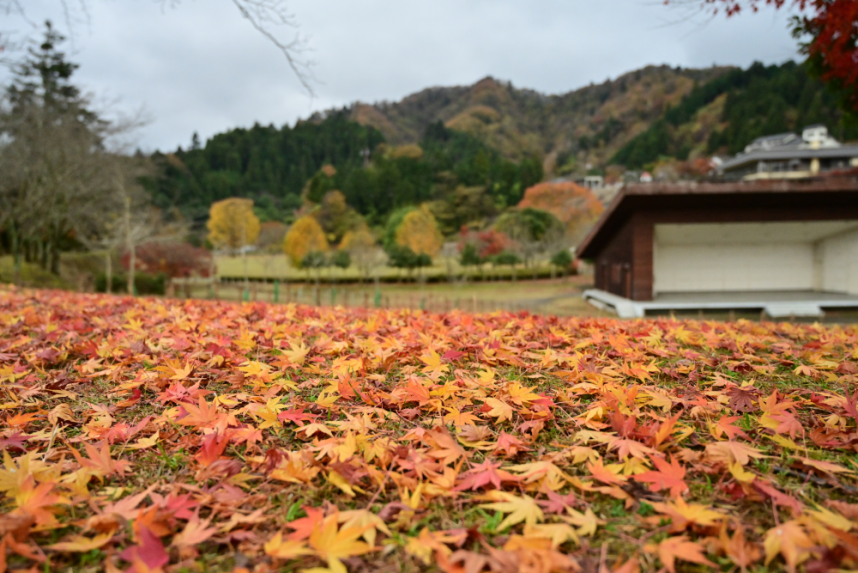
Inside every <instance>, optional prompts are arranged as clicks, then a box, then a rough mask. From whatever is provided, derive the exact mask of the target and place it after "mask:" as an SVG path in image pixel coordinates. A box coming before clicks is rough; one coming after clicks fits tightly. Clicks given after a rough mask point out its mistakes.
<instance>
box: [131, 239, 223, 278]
mask: <svg viewBox="0 0 858 573" xmlns="http://www.w3.org/2000/svg"><path fill="white" fill-rule="evenodd" d="M129 259H130V257H129V256H128V254H127V253H126V254H125V255H123V256H122V267H123V268H124V269H125V270H128V263H129ZM211 263H212V255H211V253H210V252H208V251H207V250H205V249H201V248H198V247H194V246H193V245H189V244H188V243H162V242H152V243H144V244H142V245H140V246H139V247H137V259H136V261H135V265H134V266H135V269H136V270H139V271H143V272H146V273H149V274H153V275H156V274H159V273H164V274H165V275H167V276H169V277H171V278H186V277H190V276H202V277H207V276H209V273H210V271H211Z"/></svg>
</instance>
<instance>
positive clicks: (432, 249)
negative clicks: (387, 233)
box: [396, 205, 444, 257]
mask: <svg viewBox="0 0 858 573" xmlns="http://www.w3.org/2000/svg"><path fill="white" fill-rule="evenodd" d="M396 242H397V243H398V244H400V245H402V246H404V247H408V248H409V249H411V250H412V251H414V253H416V254H418V255H429V256H430V257H435V255H437V254H438V251H440V250H441V247H443V246H444V237H443V235H441V231H439V230H438V221H436V220H435V217H434V216H433V215H432V213H431V212H430V211H429V208H428V207H427V206H426V205H422V206H421V207H420V208H419V209H414V210H413V211H411V212H410V213H408V214H407V215H406V216H405V218H404V219H402V223H401V224H400V225H399V228H397V229H396Z"/></svg>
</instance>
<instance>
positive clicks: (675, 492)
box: [632, 457, 688, 497]
mask: <svg viewBox="0 0 858 573" xmlns="http://www.w3.org/2000/svg"><path fill="white" fill-rule="evenodd" d="M652 463H654V464H655V467H656V468H658V471H652V470H651V471H647V472H643V473H639V474H634V475H632V479H633V480H635V481H640V482H647V483H649V484H650V485H649V489H650V491H661V490H663V489H670V495H672V496H673V497H678V496H680V495H682V494H683V493H685V492H686V491H688V484H687V483H685V468H684V467H682V466H681V465H680V464H679V462H678V461H676V458H672V459H671V461H670V463H667V460H665V459H664V458H658V457H655V458H652Z"/></svg>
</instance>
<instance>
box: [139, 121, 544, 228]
mask: <svg viewBox="0 0 858 573" xmlns="http://www.w3.org/2000/svg"><path fill="white" fill-rule="evenodd" d="M154 159H155V161H156V162H157V163H158V164H159V165H160V166H161V167H162V174H161V175H160V176H159V177H157V178H155V179H152V180H151V181H150V182H149V185H150V188H151V190H152V193H153V195H154V198H155V202H156V204H157V205H158V206H159V207H160V208H161V209H164V210H171V209H178V210H179V211H180V212H181V213H182V214H183V216H185V217H186V218H188V219H191V220H194V221H197V222H201V221H205V219H207V218H208V214H209V207H210V205H211V203H213V202H215V201H219V200H222V199H225V198H228V197H247V198H251V199H253V200H254V203H255V205H256V210H257V214H258V215H259V216H260V218H261V219H262V220H263V221H265V220H279V221H289V220H290V219H291V218H292V214H293V211H294V210H295V209H297V208H299V207H300V206H301V205H302V203H303V202H304V201H305V200H309V201H311V202H315V203H318V202H319V201H321V198H322V196H323V195H324V194H325V193H326V192H327V191H330V190H333V189H338V190H340V191H341V192H342V193H343V195H344V196H345V198H346V200H347V201H348V204H349V205H350V206H352V207H354V208H355V209H356V210H357V211H358V213H360V214H361V215H364V216H365V217H366V218H367V219H368V220H369V222H370V223H371V224H373V225H381V224H384V222H385V220H386V218H387V215H388V214H389V213H390V212H391V211H393V210H394V209H397V208H399V207H403V206H408V205H415V204H418V203H422V202H425V201H430V200H432V201H434V202H436V204H437V205H436V206H437V207H438V208H439V212H443V213H448V214H449V216H448V217H447V219H448V221H447V222H448V225H450V226H452V228H456V227H455V225H457V224H459V223H461V222H465V220H463V219H462V216H460V215H458V214H457V213H458V212H459V211H461V210H462V209H464V210H466V211H468V212H469V213H470V215H468V216H467V217H465V219H467V220H470V219H469V218H473V216H474V214H475V213H476V214H478V215H479V216H482V217H488V216H490V215H492V214H494V213H496V212H497V211H499V210H502V209H504V208H505V207H507V206H509V205H515V204H516V203H518V201H519V200H521V198H522V196H523V194H524V190H525V189H526V188H527V187H529V186H531V185H534V184H535V183H538V182H539V181H541V180H542V178H543V172H542V163H541V159H540V158H538V157H530V158H524V159H522V160H521V161H518V162H514V161H510V160H508V159H505V158H504V157H502V156H501V154H500V153H499V152H498V151H496V150H494V149H492V148H490V147H489V146H487V145H486V144H485V143H483V142H482V141H480V140H479V139H478V138H476V137H474V136H472V135H469V134H467V133H464V132H460V131H455V130H451V129H448V128H447V127H445V126H444V125H443V124H442V123H440V122H438V123H435V124H431V125H430V126H428V128H427V129H426V130H425V133H424V136H423V137H422V138H421V139H420V141H419V145H418V144H411V145H402V146H389V145H386V144H385V143H384V137H383V136H382V135H381V133H380V132H378V131H377V130H375V129H374V128H372V127H365V126H362V125H360V124H358V123H355V122H353V121H351V120H349V119H348V118H347V113H346V112H343V111H338V112H332V113H330V114H328V115H327V116H325V117H323V118H322V117H316V118H315V120H314V121H305V122H299V123H298V124H297V125H296V126H295V127H294V128H290V127H289V126H284V127H283V128H281V129H277V128H275V127H273V126H269V127H262V126H259V125H256V126H254V127H253V128H251V129H234V130H232V131H229V132H227V133H222V134H219V135H216V136H215V137H213V138H212V139H210V140H209V141H208V142H206V144H205V146H193V148H192V149H190V150H187V151H185V150H182V149H179V150H177V151H176V152H174V153H170V154H166V155H165V154H156V155H155V156H154ZM326 166H328V167H326ZM323 167H325V169H322V168H323ZM441 218H442V219H444V217H443V216H442V217H441ZM442 222H443V221H442Z"/></svg>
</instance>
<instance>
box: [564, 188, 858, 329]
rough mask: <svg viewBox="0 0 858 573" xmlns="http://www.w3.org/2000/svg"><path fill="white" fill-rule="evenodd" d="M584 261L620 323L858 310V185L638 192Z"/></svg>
mask: <svg viewBox="0 0 858 573" xmlns="http://www.w3.org/2000/svg"><path fill="white" fill-rule="evenodd" d="M577 253H578V256H579V257H580V258H582V259H587V260H590V261H592V262H593V264H594V275H595V283H596V284H595V286H596V288H595V289H592V290H590V291H587V292H586V293H585V298H587V299H588V300H591V301H592V302H594V304H596V305H599V306H605V307H611V308H613V309H614V310H616V311H617V312H618V313H619V314H620V315H621V316H644V315H645V314H646V312H648V311H658V310H669V309H676V310H680V309H724V310H739V309H756V310H765V311H766V312H767V313H768V314H769V315H771V316H791V315H792V316H807V315H809V316H819V315H821V314H822V313H823V311H824V309H825V308H843V307H855V308H858V177H845V176H844V177H825V178H814V179H804V180H780V181H773V180H766V181H752V182H732V183H729V182H727V183H697V184H693V183H687V184H661V183H650V184H647V185H631V186H627V187H625V188H623V190H622V191H621V192H620V193H619V195H617V197H616V198H615V199H614V201H613V203H612V204H611V205H610V207H609V208H608V209H607V210H606V211H605V213H604V214H603V215H602V217H601V219H600V220H599V221H598V222H597V223H596V225H595V226H594V227H593V229H591V231H590V233H589V234H588V236H587V237H586V238H585V239H584V241H583V242H582V243H581V244H580V245H579V246H578V248H577Z"/></svg>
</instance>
